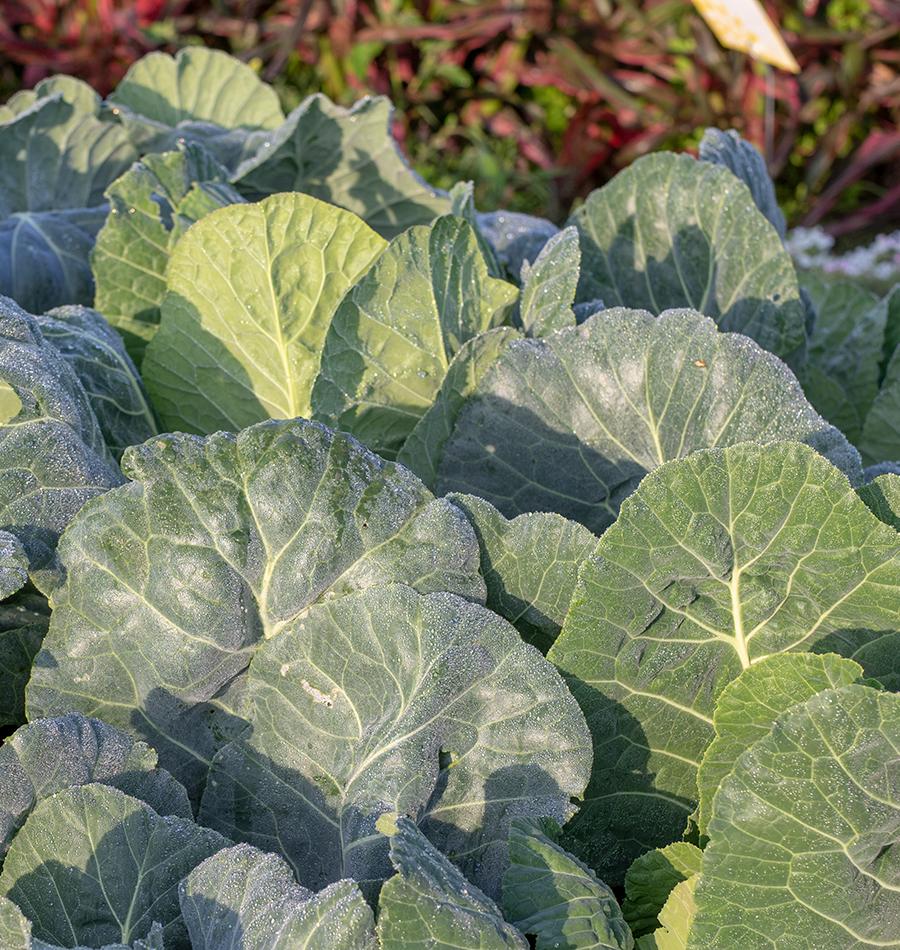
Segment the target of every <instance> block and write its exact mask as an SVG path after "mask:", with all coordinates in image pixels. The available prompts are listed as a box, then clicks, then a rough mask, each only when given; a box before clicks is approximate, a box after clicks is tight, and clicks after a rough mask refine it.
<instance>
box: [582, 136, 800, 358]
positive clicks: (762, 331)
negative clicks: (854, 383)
mask: <svg viewBox="0 0 900 950" xmlns="http://www.w3.org/2000/svg"><path fill="white" fill-rule="evenodd" d="M570 223H571V224H574V225H575V227H577V228H578V231H579V234H580V235H581V281H580V284H579V290H578V297H579V300H591V299H594V298H598V297H599V298H600V299H601V300H603V301H604V302H605V303H606V305H607V306H608V307H640V308H643V309H645V310H649V311H650V312H651V313H655V314H659V313H662V312H663V311H664V310H669V309H672V308H676V307H691V308H692V309H694V310H699V311H700V312H701V313H704V314H706V315H707V316H709V317H712V318H713V319H714V320H715V321H716V323H717V324H718V325H719V327H720V328H721V329H722V330H729V331H736V332H738V333H743V334H745V335H746V336H749V337H752V338H753V339H754V340H756V342H757V343H759V345H760V346H761V347H763V349H766V350H769V351H771V352H772V353H775V354H777V355H778V356H781V357H782V358H784V359H788V360H791V359H797V358H799V356H800V354H801V353H802V350H803V346H804V343H805V311H804V306H803V303H802V302H801V300H800V290H799V287H798V286H797V276H796V274H795V273H794V266H793V263H792V262H791V257H790V255H789V254H788V252H787V251H786V250H785V248H784V245H783V244H782V243H781V241H780V240H779V238H778V233H777V232H776V231H775V229H774V228H773V227H772V225H771V224H770V223H769V222H768V221H767V220H766V218H765V217H764V216H763V214H762V213H761V212H760V211H759V210H758V209H757V207H756V205H755V204H754V202H753V196H752V195H751V194H750V192H749V190H748V189H747V187H746V185H744V184H743V182H741V181H739V180H738V179H736V178H735V177H734V175H733V174H732V173H731V172H730V171H729V170H728V169H727V168H723V167H722V166H720V165H713V164H711V163H709V162H698V161H695V160H694V159H693V158H690V157H689V156H687V155H674V154H671V153H667V152H661V153H658V154H656V155H647V156H645V157H644V158H639V159H638V160H637V161H636V162H635V163H634V164H633V165H631V166H629V167H628V168H626V169H625V170H624V171H621V172H619V174H618V175H616V177H615V178H613V180H612V181H611V182H609V183H608V184H607V185H604V186H603V187H602V188H600V189H598V190H597V191H595V192H593V193H592V194H591V195H590V196H589V197H588V199H587V201H586V202H585V203H584V204H583V205H582V206H581V207H580V208H578V210H577V211H575V213H574V214H573V215H572V217H571V219H570Z"/></svg>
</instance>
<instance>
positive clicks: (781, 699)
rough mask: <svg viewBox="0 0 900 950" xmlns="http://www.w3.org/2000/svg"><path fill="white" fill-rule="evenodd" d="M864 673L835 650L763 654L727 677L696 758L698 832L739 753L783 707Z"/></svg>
mask: <svg viewBox="0 0 900 950" xmlns="http://www.w3.org/2000/svg"><path fill="white" fill-rule="evenodd" d="M861 675H862V667H861V666H860V665H859V664H858V663H854V662H853V660H845V659H842V658H841V657H839V656H835V655H834V654H828V653H826V654H824V655H816V654H811V653H784V654H781V655H778V656H772V657H769V658H768V659H765V660H762V661H761V662H760V663H757V664H756V665H754V666H751V667H750V668H749V669H746V670H744V671H743V673H741V675H740V676H739V677H738V678H737V679H736V680H734V682H732V683H729V684H728V686H726V687H725V689H724V690H723V691H722V694H721V696H719V699H718V701H717V702H716V711H715V713H714V714H713V727H714V728H715V731H716V737H715V739H713V741H712V742H711V743H710V746H709V748H708V749H707V750H706V753H705V754H704V756H703V761H702V762H701V763H700V770H699V771H698V773H697V786H698V791H699V796H700V808H699V820H698V822H697V824H698V826H699V829H700V833H701V834H704V835H705V834H706V833H707V826H708V824H709V818H710V815H711V814H712V802H713V796H714V795H715V793H716V791H717V789H718V788H719V786H720V785H721V784H722V781H723V779H725V777H726V776H727V775H728V774H729V773H730V772H731V770H732V769H733V768H734V765H735V763H736V762H737V760H738V759H739V758H740V756H741V754H742V753H743V752H744V751H745V750H746V749H749V748H750V746H751V745H753V743H754V742H756V740H757V739H761V738H763V737H764V736H766V735H768V734H769V731H770V729H771V728H772V724H773V723H774V722H775V720H776V719H777V718H778V717H779V716H780V715H781V714H782V713H784V712H786V711H787V710H789V709H790V708H791V707H792V706H796V704H797V703H802V702H803V701H804V700H807V699H809V698H810V697H811V696H814V695H815V694H816V693H819V692H821V691H822V690H823V689H831V688H833V687H839V686H848V685H849V684H850V683H855V682H857V680H859V678H860V676H861Z"/></svg>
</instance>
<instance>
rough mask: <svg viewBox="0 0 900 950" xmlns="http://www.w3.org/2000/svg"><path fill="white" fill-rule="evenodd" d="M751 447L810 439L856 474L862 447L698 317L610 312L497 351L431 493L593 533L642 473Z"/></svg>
mask: <svg viewBox="0 0 900 950" xmlns="http://www.w3.org/2000/svg"><path fill="white" fill-rule="evenodd" d="M749 439H752V440H754V441H757V442H772V441H775V440H779V439H795V440H796V441H798V442H807V443H808V444H810V445H812V446H813V447H814V448H816V449H817V450H818V451H820V452H821V453H822V454H824V455H825V456H826V457H828V458H830V459H832V461H833V462H834V463H835V464H836V465H838V466H839V467H840V468H841V469H843V470H844V471H845V472H846V473H847V474H848V475H849V476H850V477H851V478H853V479H854V480H859V479H860V478H861V471H860V465H859V458H858V455H857V452H856V450H855V449H853V447H852V446H850V445H849V444H848V442H847V440H846V439H845V438H844V437H843V436H842V435H841V433H840V432H838V431H837V430H836V429H835V428H834V427H833V426H830V425H828V423H826V422H825V420H823V419H822V418H821V417H820V416H819V415H818V413H816V412H815V410H814V409H813V408H812V407H811V406H810V405H809V404H808V403H807V402H806V400H805V398H804V396H803V392H802V391H801V389H800V386H799V384H798V383H797V380H796V379H795V378H794V376H793V374H792V373H791V372H790V371H789V370H788V369H787V368H786V367H785V365H784V364H783V363H782V362H781V361H780V360H778V359H776V358H775V357H774V356H772V355H771V354H770V353H766V352H765V351H764V350H761V349H760V348H759V347H758V346H757V345H756V344H755V343H753V341H752V340H749V339H748V338H747V337H744V336H740V335H738V334H725V333H719V332H718V331H717V329H716V326H715V324H714V323H713V321H712V320H710V319H709V318H708V317H703V316H701V315H700V314H698V313H695V312H693V311H688V310H675V311H669V312H667V313H665V314H663V315H662V316H661V317H659V318H656V317H653V316H651V315H650V314H649V313H646V312H643V311H639V310H622V309H614V310H605V311H602V312H601V313H599V314H597V315H596V316H594V317H592V318H590V319H589V320H588V321H587V322H585V323H583V324H582V325H581V326H579V327H573V328H572V329H566V330H560V331H558V332H556V333H554V334H551V335H550V336H548V337H545V338H544V339H542V340H520V341H516V342H513V343H511V344H510V345H509V346H508V347H507V348H506V349H505V351H504V352H503V354H502V355H501V356H500V358H499V359H498V360H497V361H496V363H495V364H494V366H493V368H492V369H491V370H490V371H489V372H487V373H486V374H485V375H484V376H483V378H482V379H481V382H480V383H479V384H478V386H477V387H476V392H475V395H474V396H473V397H471V398H470V399H469V400H468V401H467V404H466V405H465V406H464V407H463V408H462V410H461V411H460V413H459V415H458V417H457V420H456V425H455V428H454V431H453V434H452V435H451V436H450V438H449V439H448V440H447V441H446V443H445V445H444V450H443V456H442V458H441V461H440V464H439V466H438V477H437V490H438V492H439V493H440V494H443V493H445V492H447V491H461V492H469V493H471V494H474V495H481V496H482V497H484V498H486V499H487V500H488V501H490V502H491V504H493V505H494V506H495V507H497V508H498V509H499V510H500V511H501V512H502V513H503V514H504V515H506V516H507V517H510V516H513V515H517V514H520V513H523V512H528V511H535V510H537V511H541V510H543V511H557V512H559V513H560V514H562V515H564V516H565V517H567V518H572V519H573V520H575V521H580V522H581V523H582V524H584V525H586V526H587V527H588V528H590V529H591V530H592V531H595V532H597V533H600V532H601V531H603V529H604V528H606V527H607V526H608V525H609V524H610V523H611V522H612V521H614V520H615V517H616V513H617V511H618V508H619V505H620V504H621V502H622V500H623V499H624V498H625V497H627V496H628V495H629V494H631V492H632V491H634V489H635V488H636V486H637V485H638V483H639V482H640V480H641V479H642V478H643V477H644V476H645V475H646V474H647V472H649V471H652V470H653V469H655V468H656V467H657V466H659V465H661V464H663V463H664V462H666V461H668V460H670V459H676V458H680V457H682V456H685V455H688V454H690V453H691V452H694V451H696V450H697V449H704V448H713V447H716V446H725V445H732V444H734V443H736V442H742V441H745V440H749Z"/></svg>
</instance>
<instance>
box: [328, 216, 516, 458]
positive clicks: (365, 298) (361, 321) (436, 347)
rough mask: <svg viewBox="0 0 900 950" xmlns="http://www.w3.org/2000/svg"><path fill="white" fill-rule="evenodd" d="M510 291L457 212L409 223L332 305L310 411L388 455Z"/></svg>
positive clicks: (500, 314) (508, 301) (494, 321)
mask: <svg viewBox="0 0 900 950" xmlns="http://www.w3.org/2000/svg"><path fill="white" fill-rule="evenodd" d="M516 296H517V291H516V288H515V287H513V286H512V285H511V284H507V283H506V282H505V281H502V280H497V279H495V278H493V277H490V276H489V275H488V272H487V267H486V265H485V261H484V258H483V257H482V255H481V251H480V250H479V249H478V243H477V241H476V239H475V232H474V231H473V230H472V227H471V226H470V225H469V224H468V223H467V222H466V221H464V220H463V219H462V218H457V217H453V216H450V215H448V216H445V217H442V218H439V219H438V220H437V221H436V222H435V223H434V224H433V225H421V226H419V227H415V228H410V229H409V230H408V231H406V232H405V233H404V234H402V235H400V237H398V238H395V239H394V240H393V241H392V242H391V244H390V246H389V247H388V248H387V249H386V250H385V252H384V253H383V254H382V255H381V256H380V257H379V258H378V260H377V261H376V262H375V264H374V265H373V266H372V267H371V269H370V270H369V271H368V272H367V273H366V274H365V276H363V278H362V279H361V280H360V281H359V282H358V283H357V284H356V285H355V286H354V287H353V288H352V289H351V290H350V291H349V292H348V294H347V296H346V297H344V299H343V301H341V304H340V306H339V307H338V308H337V311H336V312H335V314H334V319H333V320H332V321H331V326H330V328H329V329H328V333H327V336H326V338H325V347H324V350H323V352H322V366H321V370H320V373H319V376H318V379H317V380H316V383H315V387H314V389H313V393H312V407H313V412H314V413H315V416H316V418H318V419H321V420H322V421H323V422H325V423H327V424H329V425H333V426H335V427H336V428H339V429H342V430H344V431H347V432H351V433H352V434H353V435H355V436H356V437H357V438H358V439H361V440H362V441H363V442H365V443H366V445H368V446H369V447H370V448H371V449H372V450H373V451H376V452H379V453H380V454H382V455H385V456H386V457H388V458H392V457H395V456H396V454H397V452H398V450H399V449H400V447H401V446H402V445H403V443H404V442H405V440H406V438H407V436H408V435H409V434H410V432H411V431H412V429H413V428H414V427H415V425H416V423H417V422H418V421H419V419H421V417H422V416H423V415H424V414H425V413H426V412H427V411H428V409H429V408H430V407H431V405H432V404H433V402H434V400H435V398H436V396H437V394H438V392H439V390H440V388H441V385H442V383H443V381H444V378H445V377H446V375H447V373H448V370H449V367H450V363H451V361H452V360H453V357H454V356H456V354H457V353H458V352H459V351H460V349H461V347H462V346H463V345H464V344H465V343H466V342H468V341H469V340H471V339H472V338H473V337H476V336H477V335H478V334H479V333H482V332H483V331H485V330H488V329H490V328H491V327H494V326H496V325H498V324H499V323H501V322H502V321H503V318H504V316H505V315H506V313H507V311H508V310H509V309H510V307H511V306H512V304H513V303H514V301H515V298H516Z"/></svg>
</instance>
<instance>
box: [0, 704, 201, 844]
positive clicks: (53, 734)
mask: <svg viewBox="0 0 900 950" xmlns="http://www.w3.org/2000/svg"><path fill="white" fill-rule="evenodd" d="M90 782H100V783H102V784H103V785H109V786H112V787H113V788H118V789H119V790H120V791H122V792H125V793H127V794H128V795H132V796H134V797H135V798H139V799H140V800H141V801H142V802H146V804H148V805H149V806H150V807H151V808H152V809H153V810H154V811H156V812H158V813H159V814H160V815H177V816H178V817H180V818H191V817H192V813H191V805H190V802H189V801H188V797H187V793H186V792H185V790H184V787H183V786H182V785H181V784H180V783H179V782H177V781H176V780H175V779H174V778H173V777H172V776H171V775H170V774H169V773H168V772H167V771H166V770H165V769H160V768H157V765H156V753H155V752H154V751H153V749H151V748H150V747H149V746H148V745H146V744H145V743H143V742H135V740H134V739H133V738H132V737H131V736H129V735H128V734H127V733H124V732H120V731H119V730H118V729H114V728H113V727H112V726H110V725H108V724H107V723H105V722H101V721H100V720H99V719H88V718H87V717H85V716H81V715H79V714H77V713H69V714H68V715H66V716H58V717H57V718H55V719H37V720H35V721H34V722H30V723H28V724H27V725H24V726H22V727H21V728H19V729H17V730H16V731H15V732H14V733H13V734H12V735H11V736H10V737H9V738H8V739H7V740H6V741H5V742H4V743H3V745H2V746H0V860H2V858H3V855H4V854H6V851H7V849H8V847H9V845H10V842H11V841H12V840H13V838H15V836H16V833H17V832H18V830H19V828H21V826H22V823H23V822H24V821H25V819H26V818H27V817H28V816H29V815H30V814H31V812H32V811H33V810H34V808H35V806H36V805H37V804H38V802H41V801H43V800H44V799H45V798H49V797H50V796H51V795H55V794H56V793H57V792H59V791H62V790H63V789H64V788H70V787H72V786H75V785H87V784H88V783H90Z"/></svg>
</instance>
